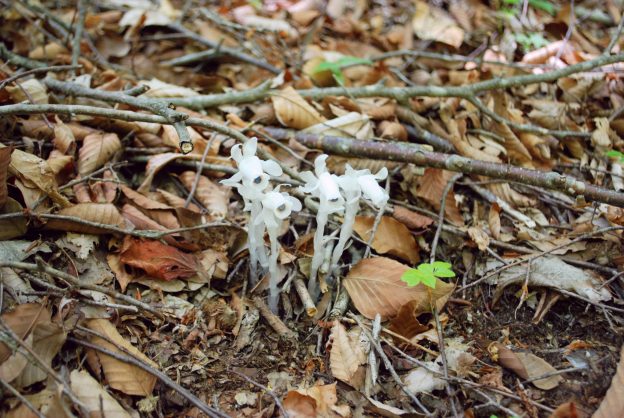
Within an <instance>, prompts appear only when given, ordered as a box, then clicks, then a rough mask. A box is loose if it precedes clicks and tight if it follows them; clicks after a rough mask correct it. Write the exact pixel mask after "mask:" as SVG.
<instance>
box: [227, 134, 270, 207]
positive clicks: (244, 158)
mask: <svg viewBox="0 0 624 418" xmlns="http://www.w3.org/2000/svg"><path fill="white" fill-rule="evenodd" d="M257 149H258V138H255V137H254V138H250V139H249V140H247V142H245V143H244V144H243V146H242V151H241V145H240V144H236V145H234V146H233V147H232V150H231V152H230V154H231V156H232V159H234V161H235V162H236V166H237V167H238V172H237V173H236V174H234V175H233V176H232V177H230V178H229V179H226V180H221V183H223V184H225V185H228V186H232V187H237V188H240V187H241V185H242V186H244V187H245V188H247V189H255V190H258V191H263V190H264V189H266V188H267V186H268V185H269V176H273V177H278V176H281V175H282V168H281V167H280V166H279V164H277V163H276V162H275V161H271V160H267V161H264V160H261V159H260V158H258V157H257V156H256V151H257ZM239 191H240V189H239ZM243 193H244V192H241V195H242V196H243V197H244V198H248V197H247V196H246V195H245V194H243ZM246 194H249V193H246ZM248 199H252V198H248Z"/></svg>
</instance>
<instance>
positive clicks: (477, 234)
mask: <svg viewBox="0 0 624 418" xmlns="http://www.w3.org/2000/svg"><path fill="white" fill-rule="evenodd" d="M468 236H469V237H470V239H471V240H472V241H473V242H474V243H475V244H477V247H478V248H479V251H486V250H487V248H488V246H489V245H490V237H489V236H488V234H487V233H486V232H485V231H484V230H483V229H481V228H479V227H477V226H471V227H470V228H468Z"/></svg>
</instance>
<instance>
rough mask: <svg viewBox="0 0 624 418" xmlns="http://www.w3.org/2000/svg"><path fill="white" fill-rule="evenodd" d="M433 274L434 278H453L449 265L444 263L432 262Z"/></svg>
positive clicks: (453, 273)
mask: <svg viewBox="0 0 624 418" xmlns="http://www.w3.org/2000/svg"><path fill="white" fill-rule="evenodd" d="M433 274H434V275H435V276H436V277H455V272H454V271H453V266H452V265H451V263H445V262H444V261H434V262H433Z"/></svg>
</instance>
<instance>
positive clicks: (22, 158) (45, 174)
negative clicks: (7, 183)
mask: <svg viewBox="0 0 624 418" xmlns="http://www.w3.org/2000/svg"><path fill="white" fill-rule="evenodd" d="M9 173H11V174H13V175H14V176H17V177H18V178H19V179H21V180H22V182H24V185H25V186H27V187H30V188H37V189H39V190H41V191H42V192H43V193H45V194H47V195H48V196H50V198H51V199H52V200H53V201H54V202H55V203H57V204H58V205H60V206H61V207H68V206H71V203H69V200H67V198H66V197H65V196H63V195H62V194H60V193H59V191H58V188H57V184H56V177H55V174H54V171H52V169H51V168H50V166H49V165H48V163H47V161H45V160H42V159H41V158H39V157H37V156H36V155H34V154H30V153H27V152H24V151H21V150H18V149H16V150H14V151H13V153H12V154H11V164H10V165H9Z"/></svg>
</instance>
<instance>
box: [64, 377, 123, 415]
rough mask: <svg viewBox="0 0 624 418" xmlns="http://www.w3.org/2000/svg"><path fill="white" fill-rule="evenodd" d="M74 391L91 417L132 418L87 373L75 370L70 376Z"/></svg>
mask: <svg viewBox="0 0 624 418" xmlns="http://www.w3.org/2000/svg"><path fill="white" fill-rule="evenodd" d="M69 381H70V385H71V389H72V391H73V392H74V393H75V394H76V397H78V399H80V400H81V401H82V403H83V404H84V405H85V406H86V408H87V410H88V412H89V414H90V416H92V417H99V416H102V415H103V416H106V417H107V418H131V417H132V415H130V414H129V413H128V412H127V411H126V410H125V409H123V408H122V407H121V405H119V402H117V401H116V400H115V398H113V397H112V396H111V394H110V393H108V392H107V391H106V390H105V389H104V388H103V387H102V385H100V384H99V383H98V381H97V380H95V379H94V378H93V377H91V375H90V374H89V373H87V372H86V371H84V370H82V371H78V370H73V371H72V372H71V374H70V375H69Z"/></svg>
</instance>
